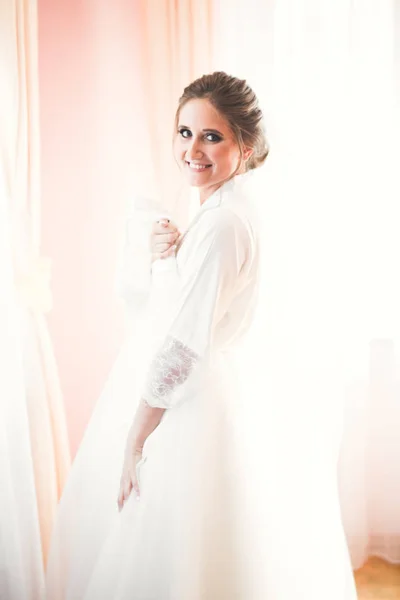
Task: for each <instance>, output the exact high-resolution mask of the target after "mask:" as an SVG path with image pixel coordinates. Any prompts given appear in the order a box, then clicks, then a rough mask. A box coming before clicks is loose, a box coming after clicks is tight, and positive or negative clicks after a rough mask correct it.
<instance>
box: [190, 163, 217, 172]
mask: <svg viewBox="0 0 400 600" xmlns="http://www.w3.org/2000/svg"><path fill="white" fill-rule="evenodd" d="M185 163H186V164H187V166H188V167H189V169H191V170H192V171H197V172H201V171H205V170H206V169H209V168H210V167H211V166H212V165H205V164H204V165H199V164H196V163H191V162H189V161H187V160H185Z"/></svg>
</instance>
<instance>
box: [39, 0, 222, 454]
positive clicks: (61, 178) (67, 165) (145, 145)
mask: <svg viewBox="0 0 400 600" xmlns="http://www.w3.org/2000/svg"><path fill="white" fill-rule="evenodd" d="M210 6H211V2H208V1H207V2H202V3H198V2H195V1H182V2H176V1H175V2H173V1H167V0H164V1H162V2H155V1H149V2H148V1H145V0H141V1H136V2H131V1H129V0H117V1H116V2H112V3H109V2H97V1H94V0H93V1H92V2H90V1H89V2H85V3H82V2H79V1H78V0H68V1H67V0H65V1H64V2H57V3H54V2H51V1H50V0H39V2H38V7H39V78H40V109H41V110H40V112H41V137H42V157H41V158H42V161H41V176H42V189H43V204H42V206H43V247H44V248H45V250H46V253H47V255H49V256H51V257H52V260H53V263H54V273H53V286H52V290H53V296H54V308H53V311H52V313H51V314H50V315H49V325H50V330H51V333H52V338H53V339H54V344H55V353H56V357H57V362H58V365H59V371H60V377H61V381H62V386H63V392H64V396H65V404H66V412H67V420H68V427H69V436H70V441H71V450H72V453H73V454H75V451H76V449H77V447H78V446H79V442H80V440H81V437H82V435H83V432H84V429H85V426H86V424H87V422H88V420H89V418H90V414H91V411H92V409H93V406H94V404H95V402H96V400H97V398H98V396H99V394H100V392H101V389H102V387H103V385H104V382H105V380H106V377H107V374H108V371H109V369H110V367H111V364H112V362H113V360H114V358H115V355H116V353H117V351H118V348H119V346H120V343H121V338H122V335H123V328H124V320H123V310H122V306H121V304H120V302H119V301H118V299H117V297H116V292H115V283H114V282H115V268H116V260H117V250H118V246H119V242H120V239H121V236H122V232H123V229H124V222H125V219H126V215H127V214H128V213H129V212H130V211H131V210H132V209H134V207H135V205H136V201H137V199H138V198H140V197H144V198H147V199H151V200H154V201H156V202H159V203H160V204H161V205H162V206H163V207H164V208H168V209H170V208H171V207H174V208H175V206H174V205H175V204H176V190H177V189H178V192H179V193H180V191H181V190H180V189H179V185H180V184H179V183H178V177H177V176H178V169H177V166H176V165H175V163H174V162H173V159H172V131H173V115H174V112H175V108H176V103H177V100H178V97H179V95H180V93H181V92H182V90H183V87H184V85H186V84H187V83H189V82H190V80H191V79H193V78H194V77H196V76H198V75H201V74H202V73H203V72H206V71H208V70H209V67H210V64H209V60H210V51H211V50H210V39H211V36H210V14H211V10H210ZM178 196H179V194H178ZM180 198H181V196H179V199H180ZM177 209H178V212H180V214H182V220H184V218H185V215H186V210H185V203H181V204H179V205H178V206H177Z"/></svg>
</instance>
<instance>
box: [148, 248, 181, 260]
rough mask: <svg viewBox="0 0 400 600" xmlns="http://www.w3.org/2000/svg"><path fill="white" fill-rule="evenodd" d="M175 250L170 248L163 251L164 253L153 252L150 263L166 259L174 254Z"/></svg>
mask: <svg viewBox="0 0 400 600" xmlns="http://www.w3.org/2000/svg"><path fill="white" fill-rule="evenodd" d="M175 250H176V246H175V245H173V246H170V247H169V248H168V249H167V250H165V251H164V252H154V253H153V254H152V262H154V261H155V260H159V259H160V258H161V259H164V258H168V256H173V255H174V252H175Z"/></svg>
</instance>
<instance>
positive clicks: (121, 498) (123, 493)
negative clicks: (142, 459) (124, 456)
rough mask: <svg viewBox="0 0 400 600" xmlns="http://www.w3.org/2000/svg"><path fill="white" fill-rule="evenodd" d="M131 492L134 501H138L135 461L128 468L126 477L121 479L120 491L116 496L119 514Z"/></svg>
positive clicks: (138, 492) (138, 490)
mask: <svg viewBox="0 0 400 600" xmlns="http://www.w3.org/2000/svg"><path fill="white" fill-rule="evenodd" d="M132 490H133V491H134V493H135V496H136V500H140V488H139V482H138V480H137V477H136V461H135V464H134V465H132V466H131V467H130V469H129V472H128V473H127V475H126V478H124V479H121V483H120V489H119V494H118V510H119V511H120V512H121V510H122V509H123V507H124V505H125V502H127V500H128V498H129V496H130V495H131V493H132Z"/></svg>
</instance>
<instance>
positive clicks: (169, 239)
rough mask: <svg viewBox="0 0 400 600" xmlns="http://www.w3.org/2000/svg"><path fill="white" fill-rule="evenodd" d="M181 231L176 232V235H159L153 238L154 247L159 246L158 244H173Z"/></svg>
mask: <svg viewBox="0 0 400 600" xmlns="http://www.w3.org/2000/svg"><path fill="white" fill-rule="evenodd" d="M179 235H180V234H179V231H175V232H174V233H164V234H161V233H158V234H154V236H153V238H152V239H153V245H154V246H157V245H158V244H168V246H169V245H170V244H173V243H174V242H175V241H176V240H177V239H178V237H179Z"/></svg>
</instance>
